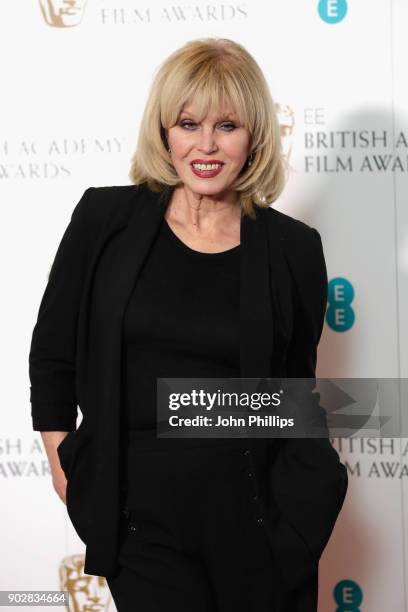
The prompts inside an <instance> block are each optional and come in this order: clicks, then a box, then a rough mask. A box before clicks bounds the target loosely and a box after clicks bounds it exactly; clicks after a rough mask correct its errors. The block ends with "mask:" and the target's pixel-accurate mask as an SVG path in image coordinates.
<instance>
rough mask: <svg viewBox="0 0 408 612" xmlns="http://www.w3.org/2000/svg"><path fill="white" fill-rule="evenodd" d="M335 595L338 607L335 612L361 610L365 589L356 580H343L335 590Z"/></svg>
mask: <svg viewBox="0 0 408 612" xmlns="http://www.w3.org/2000/svg"><path fill="white" fill-rule="evenodd" d="M333 597H334V601H335V602H336V604H338V607H337V608H336V610H335V612H361V608H360V605H361V602H362V601H363V591H362V590H361V589H360V587H359V586H358V584H357V582H354V580H341V581H340V582H338V583H337V584H336V586H335V587H334V590H333Z"/></svg>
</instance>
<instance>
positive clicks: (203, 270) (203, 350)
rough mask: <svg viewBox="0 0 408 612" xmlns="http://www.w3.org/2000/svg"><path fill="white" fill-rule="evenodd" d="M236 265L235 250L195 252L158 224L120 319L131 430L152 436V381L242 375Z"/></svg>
mask: <svg viewBox="0 0 408 612" xmlns="http://www.w3.org/2000/svg"><path fill="white" fill-rule="evenodd" d="M239 261H240V245H238V246H236V247H233V248H232V249H228V250H226V251H222V252H219V253H201V252H199V251H195V250H193V249H191V248H190V247H188V246H187V245H186V244H185V243H184V242H182V240H180V238H178V236H176V234H175V233H174V232H173V230H172V229H171V228H170V226H169V225H168V223H167V221H166V219H165V218H164V217H163V221H162V224H161V226H160V229H159V231H158V233H157V236H156V239H155V241H154V243H153V246H152V248H151V250H150V252H149V254H148V256H147V257H146V260H145V262H144V264H143V267H142V270H141V271H140V274H139V276H138V278H137V281H136V283H135V287H134V289H133V292H132V295H131V297H130V300H129V302H128V305H127V308H126V311H125V314H124V321H123V333H124V342H123V345H124V358H125V364H124V368H123V371H124V376H125V381H124V389H125V392H124V394H125V398H124V399H125V417H126V419H127V428H128V429H130V430H153V429H154V431H151V433H152V435H154V436H155V435H156V378H160V377H168V378H172V377H174V378H177V377H180V378H183V377H186V378H189V377H191V378H205V377H219V378H223V377H225V378H227V377H239V376H240V365H239V288H240V283H239V275H240V265H239ZM142 433H144V434H147V433H148V432H147V431H144V432H142Z"/></svg>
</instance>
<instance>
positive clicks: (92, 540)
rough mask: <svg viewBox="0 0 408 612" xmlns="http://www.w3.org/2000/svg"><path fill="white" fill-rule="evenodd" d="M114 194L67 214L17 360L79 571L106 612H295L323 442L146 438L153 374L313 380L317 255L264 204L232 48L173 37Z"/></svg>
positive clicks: (296, 226) (340, 471) (98, 195)
mask: <svg viewBox="0 0 408 612" xmlns="http://www.w3.org/2000/svg"><path fill="white" fill-rule="evenodd" d="M131 179H132V182H133V183H134V184H132V185H130V186H124V187H100V188H89V189H87V190H86V191H85V194H84V196H83V197H82V199H81V201H80V202H79V204H78V205H77V206H76V208H75V210H74V212H73V215H72V218H71V222H70V224H69V226H68V228H67V230H66V232H65V234H64V236H63V238H62V241H61V244H60V246H59V248H58V251H57V254H56V257H55V260H54V263H53V266H52V269H51V273H50V278H49V282H48V284H47V287H46V290H45V293H44V296H43V299H42V302H41V305H40V309H39V313H38V319H37V323H36V325H35V328H34V331H33V338H32V344H31V351H30V379H31V402H32V417H33V428H34V430H35V431H41V432H42V436H43V439H44V443H45V446H46V450H47V453H48V457H49V460H50V464H51V468H52V474H53V482H54V486H55V488H56V490H57V492H58V494H59V495H60V497H61V498H62V499H63V500H64V501H65V498H66V503H67V509H68V513H69V515H70V517H71V520H72V522H73V525H74V527H75V529H76V531H77V533H78V534H79V536H80V537H81V538H82V540H83V541H84V543H85V544H86V558H85V568H84V570H85V572H86V573H89V574H95V575H102V576H106V577H107V581H108V585H109V588H110V589H111V591H112V594H113V597H114V600H115V603H116V606H117V608H118V610H119V612H124V611H126V610H134V609H140V610H143V612H153V611H159V610H160V611H162V610H177V611H178V612H183V611H187V610H188V611H189V612H190V611H191V610H194V611H195V612H199V611H202V612H210V611H215V610H219V611H220V612H227V611H228V612H229V611H232V610H234V612H237V611H240V610H242V611H243V610H245V611H246V612H248V611H250V610H254V611H255V610H256V611H257V612H262V611H265V612H266V611H267V610H268V611H269V612H271V611H272V610H274V611H276V612H300V611H301V612H312V611H314V610H316V609H317V584H318V583H317V578H318V562H319V558H320V556H321V554H322V552H323V550H324V547H325V546H326V543H327V541H328V539H329V537H330V534H331V531H332V529H333V527H334V524H335V521H336V518H337V516H338V513H339V512H340V509H341V506H342V504H343V500H344V496H345V493H346V489H347V474H346V470H345V467H344V466H343V465H342V464H341V463H340V461H339V457H338V454H337V453H336V451H335V450H334V449H333V447H332V446H331V445H330V442H329V441H328V440H327V439H314V440H306V439H279V440H274V439H269V440H268V439H265V438H254V439H251V438H248V439H243V438H191V439H175V438H173V439H171V438H170V439H169V438H167V439H166V438H160V437H157V436H156V379H157V378H160V377H170V378H171V377H182V378H201V377H202V378H206V377H210V378H212V377H216V378H228V377H233V378H235V377H240V376H241V377H255V378H256V377H285V376H287V377H306V378H308V377H309V378H312V379H313V378H314V376H315V366H316V349H317V344H318V342H319V338H320V335H321V331H322V326H323V321H324V314H325V307H326V291H327V274H326V267H325V262H324V256H323V250H322V244H321V240H320V236H319V234H318V232H317V231H316V230H315V229H313V228H310V227H308V226H307V225H306V224H304V223H302V222H300V221H298V220H295V219H293V218H291V217H289V216H288V215H285V214H283V213H280V212H278V211H276V210H274V209H272V208H270V207H269V203H271V202H273V201H275V200H276V198H277V197H278V196H279V194H280V193H281V191H282V189H283V184H284V165H283V158H282V153H281V144H280V138H279V125H278V121H277V117H276V114H275V110H274V103H273V100H272V98H271V95H270V92H269V90H268V86H267V83H266V81H265V79H264V77H263V75H262V72H261V70H260V68H259V66H258V65H257V63H256V62H255V60H254V59H253V58H252V57H251V55H250V54H249V53H248V52H247V51H246V50H245V49H244V48H243V47H242V46H240V45H239V44H237V43H235V42H233V41H230V40H226V39H204V40H197V41H191V42H189V43H187V44H186V45H184V46H183V47H182V48H181V49H179V50H177V51H176V52H175V53H173V54H172V55H171V56H170V57H169V58H168V59H167V60H166V61H165V62H164V63H163V65H162V66H161V67H160V70H159V71H158V73H157V75H156V77H155V80H154V83H153V86H152V89H151V91H150V95H149V99H148V101H147V105H146V109H145V112H144V116H143V119H142V123H141V129H140V133H139V142H138V148H137V151H136V153H135V155H134V158H133V160H132V169H131ZM78 404H79V406H80V408H81V412H82V413H83V419H82V422H81V424H80V426H79V428H78V429H76V417H77V405H78ZM308 406H309V407H310V408H311V409H312V410H313V409H316V408H318V397H317V398H316V396H315V395H314V394H310V398H308ZM66 432H69V433H68V434H67V433H66ZM65 489H66V494H65Z"/></svg>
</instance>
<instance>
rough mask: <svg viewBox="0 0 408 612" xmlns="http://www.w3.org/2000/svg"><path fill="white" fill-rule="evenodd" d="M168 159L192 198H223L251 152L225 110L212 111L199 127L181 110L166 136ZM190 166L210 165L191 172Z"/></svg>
mask: <svg viewBox="0 0 408 612" xmlns="http://www.w3.org/2000/svg"><path fill="white" fill-rule="evenodd" d="M166 135H167V141H168V144H169V147H170V149H171V154H170V155H171V159H172V162H173V165H174V167H175V170H176V172H177V174H178V175H179V177H180V179H181V181H182V183H184V186H185V187H187V188H188V189H190V190H191V191H192V192H194V193H195V194H199V195H205V196H209V197H211V196H215V197H217V198H219V197H221V196H226V195H228V194H230V192H231V185H232V184H233V182H234V180H235V179H236V178H237V176H238V174H239V172H240V170H241V169H242V167H243V165H244V164H245V162H246V159H247V157H248V155H249V154H250V152H251V137H250V133H249V131H248V129H247V128H246V127H244V126H243V125H242V124H241V123H240V121H239V118H238V116H237V115H236V114H235V113H234V112H233V111H232V110H231V109H230V108H229V107H226V108H221V109H212V110H211V112H210V113H209V114H208V115H207V117H205V118H204V119H203V120H202V121H201V122H200V123H199V122H198V121H197V119H196V117H195V115H194V106H193V105H191V104H190V105H187V106H185V107H184V108H183V109H182V111H181V113H180V115H179V117H178V120H177V123H176V125H174V126H173V127H171V128H169V130H167V132H166ZM192 162H197V163H201V164H205V165H207V164H208V163H210V164H212V165H214V164H215V168H213V169H212V170H208V169H205V168H203V167H201V168H200V167H196V168H194V167H193V165H192Z"/></svg>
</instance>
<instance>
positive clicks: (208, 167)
mask: <svg viewBox="0 0 408 612" xmlns="http://www.w3.org/2000/svg"><path fill="white" fill-rule="evenodd" d="M192 165H193V167H194V168H197V170H215V169H216V168H221V166H222V164H192Z"/></svg>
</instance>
